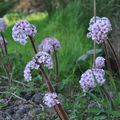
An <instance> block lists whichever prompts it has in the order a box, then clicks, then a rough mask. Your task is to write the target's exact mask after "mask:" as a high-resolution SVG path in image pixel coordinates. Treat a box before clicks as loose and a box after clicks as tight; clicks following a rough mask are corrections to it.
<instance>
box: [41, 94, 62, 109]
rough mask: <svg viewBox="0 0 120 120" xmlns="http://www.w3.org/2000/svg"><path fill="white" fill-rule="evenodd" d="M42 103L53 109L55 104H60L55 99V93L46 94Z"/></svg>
mask: <svg viewBox="0 0 120 120" xmlns="http://www.w3.org/2000/svg"><path fill="white" fill-rule="evenodd" d="M43 103H44V104H45V105H47V106H48V107H53V106H55V105H56V104H59V103H60V102H59V101H58V99H57V94H56V93H46V94H45V96H44V98H43Z"/></svg>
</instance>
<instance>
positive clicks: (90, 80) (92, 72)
mask: <svg viewBox="0 0 120 120" xmlns="http://www.w3.org/2000/svg"><path fill="white" fill-rule="evenodd" d="M104 75H105V71H104V70H103V69H98V68H93V69H88V70H87V71H86V72H85V73H83V74H82V75H81V79H80V81H79V83H80V86H81V88H82V90H83V92H87V91H88V90H89V89H92V88H95V87H96V85H99V86H102V85H103V84H104V83H105V78H104Z"/></svg>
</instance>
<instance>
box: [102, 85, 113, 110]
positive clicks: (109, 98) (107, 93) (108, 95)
mask: <svg viewBox="0 0 120 120" xmlns="http://www.w3.org/2000/svg"><path fill="white" fill-rule="evenodd" d="M102 90H103V92H104V94H105V96H106V98H107V99H108V100H109V101H110V103H111V107H112V109H114V108H115V107H114V103H113V100H112V97H111V95H110V94H109V92H108V91H107V89H106V88H105V86H104V85H103V86H102Z"/></svg>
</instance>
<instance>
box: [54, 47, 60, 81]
mask: <svg viewBox="0 0 120 120" xmlns="http://www.w3.org/2000/svg"><path fill="white" fill-rule="evenodd" d="M53 49H54V56H55V65H56V81H57V83H58V82H60V75H59V63H58V57H57V51H56V50H55V47H54V46H53Z"/></svg>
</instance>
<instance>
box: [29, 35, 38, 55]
mask: <svg viewBox="0 0 120 120" xmlns="http://www.w3.org/2000/svg"><path fill="white" fill-rule="evenodd" d="M29 38H30V41H31V44H32V47H33V49H34V52H35V54H36V53H37V49H36V47H35V43H34V40H33V38H32V37H31V36H29Z"/></svg>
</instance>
